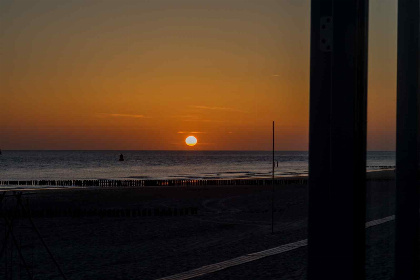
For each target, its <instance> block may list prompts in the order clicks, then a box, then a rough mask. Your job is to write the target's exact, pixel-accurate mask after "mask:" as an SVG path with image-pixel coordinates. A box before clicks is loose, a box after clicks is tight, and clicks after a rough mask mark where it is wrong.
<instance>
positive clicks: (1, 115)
mask: <svg viewBox="0 0 420 280" xmlns="http://www.w3.org/2000/svg"><path fill="white" fill-rule="evenodd" d="M370 14H371V17H370V19H369V24H370V30H369V36H370V42H369V67H368V68H369V111H368V113H369V120H368V124H369V132H368V135H369V138H368V139H369V140H368V147H369V149H375V150H389V149H393V148H394V146H395V107H396V106H395V99H396V98H395V88H396V82H395V70H396V59H395V58H396V1H395V3H394V2H392V1H379V0H372V1H371V2H370ZM309 23H310V1H309V0H290V1H277V0H267V1H254V0H243V1H241V3H240V5H239V4H238V1H236V0H223V1H221V0H220V1H219V0H203V1H192V0H177V1H173V0H160V1H119V2H116V1H81V0H75V1H43V0H41V1H25V0H21V1H4V0H0V44H1V46H2V54H1V65H0V87H1V88H0V94H1V102H0V131H1V137H0V148H1V149H79V150H82V149H103V150H108V149H110V150H119V149H128V150H130V149H131V150H181V149H185V148H186V147H185V144H184V139H185V136H186V135H185V133H189V134H195V135H196V134H198V135H199V136H200V144H199V145H198V146H196V148H197V149H203V150H270V148H271V121H272V120H275V121H276V133H277V137H276V147H277V149H279V150H307V148H308V131H309V129H308V124H309V37H310V32H309V31H310V30H309ZM180 132H182V133H180ZM184 132H185V133H184ZM192 132H194V133H192Z"/></svg>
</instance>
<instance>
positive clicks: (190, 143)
mask: <svg viewBox="0 0 420 280" xmlns="http://www.w3.org/2000/svg"><path fill="white" fill-rule="evenodd" d="M185 143H186V144H187V145H188V146H195V144H197V138H195V137H194V136H188V137H187V138H186V139H185Z"/></svg>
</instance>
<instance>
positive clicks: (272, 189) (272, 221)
mask: <svg viewBox="0 0 420 280" xmlns="http://www.w3.org/2000/svg"><path fill="white" fill-rule="evenodd" d="M272 165H273V166H272V167H273V172H272V177H271V233H274V121H273V164H272Z"/></svg>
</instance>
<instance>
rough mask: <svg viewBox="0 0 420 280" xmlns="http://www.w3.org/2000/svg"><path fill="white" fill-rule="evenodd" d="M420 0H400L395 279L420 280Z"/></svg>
mask: <svg viewBox="0 0 420 280" xmlns="http://www.w3.org/2000/svg"><path fill="white" fill-rule="evenodd" d="M419 16H420V1H419V0H399V1H398V66H397V67H398V74H397V167H396V168H397V169H396V173H397V175H396V176H397V177H396V180H397V208H396V213H395V215H396V217H395V220H396V221H395V224H396V240H395V245H396V248H395V279H396V280H419V279H420V273H419V268H420V258H419V234H420V232H419V219H420V216H419V206H420V205H419V185H420V184H419V178H420V177H419V176H420V172H419V167H420V78H419V75H420V65H419V51H420V44H419V36H420V28H419V26H420V24H419V23H420V22H419Z"/></svg>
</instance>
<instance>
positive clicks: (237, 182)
mask: <svg viewBox="0 0 420 280" xmlns="http://www.w3.org/2000/svg"><path fill="white" fill-rule="evenodd" d="M307 181H308V180H307V178H302V179H275V180H274V184H276V185H289V184H306V183H307ZM271 184H272V183H271V180H270V179H233V180H216V179H209V180H206V179H201V180H191V179H186V180H30V181H0V185H3V186H11V185H17V186H64V187H144V186H245V185H258V186H260V185H271Z"/></svg>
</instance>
